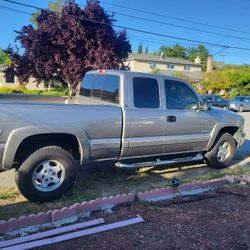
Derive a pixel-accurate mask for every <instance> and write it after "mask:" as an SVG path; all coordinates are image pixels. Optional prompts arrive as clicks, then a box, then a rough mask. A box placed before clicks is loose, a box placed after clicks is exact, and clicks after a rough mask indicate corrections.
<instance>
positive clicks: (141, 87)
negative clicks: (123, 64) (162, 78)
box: [123, 77, 165, 157]
mask: <svg viewBox="0 0 250 250" xmlns="http://www.w3.org/2000/svg"><path fill="white" fill-rule="evenodd" d="M130 82H131V85H130V90H129V92H130V93H129V96H130V97H131V98H130V99H131V100H130V104H129V108H125V113H126V118H125V123H126V124H127V125H128V131H127V132H126V136H125V138H123V140H124V145H126V148H127V151H126V152H124V155H123V156H125V157H136V156H138V157H140V156H149V155H158V154H161V153H162V146H163V140H164V128H165V114H164V109H163V103H162V98H161V85H160V82H159V80H158V79H157V77H155V78H154V77H151V78H148V77H133V78H132V79H131V80H130Z"/></svg>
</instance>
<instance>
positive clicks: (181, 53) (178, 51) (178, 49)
mask: <svg viewBox="0 0 250 250" xmlns="http://www.w3.org/2000/svg"><path fill="white" fill-rule="evenodd" d="M161 52H163V54H164V56H168V57H176V58H182V59H187V49H186V48H184V47H183V46H181V45H179V44H175V45H174V46H173V47H169V46H161V47H160V49H159V53H160V54H161Z"/></svg>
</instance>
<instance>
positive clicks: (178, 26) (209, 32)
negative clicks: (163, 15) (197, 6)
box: [110, 11, 250, 41]
mask: <svg viewBox="0 0 250 250" xmlns="http://www.w3.org/2000/svg"><path fill="white" fill-rule="evenodd" d="M110 12H112V11H110ZM113 13H114V14H117V15H120V16H126V17H130V18H135V19H139V20H144V21H148V22H152V23H158V24H163V25H167V26H172V27H176V28H181V29H186V30H193V31H198V32H202V33H207V34H213V35H218V36H224V37H230V38H236V39H241V40H247V41H250V38H246V37H240V36H232V35H228V34H223V33H217V32H213V31H208V30H201V29H197V28H191V27H187V26H183V25H178V24H172V23H167V22H162V21H157V20H152V19H149V18H144V17H138V16H134V15H129V14H123V13H120V12H116V11H113Z"/></svg>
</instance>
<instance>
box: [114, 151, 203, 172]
mask: <svg viewBox="0 0 250 250" xmlns="http://www.w3.org/2000/svg"><path fill="white" fill-rule="evenodd" d="M203 159H204V158H203V156H202V154H198V155H196V156H194V157H185V158H177V159H172V160H164V161H161V160H160V159H157V160H156V161H150V162H140V163H131V164H127V163H122V162H116V164H115V165H116V167H119V168H126V169H129V168H131V169H132V168H146V167H156V166H163V165H171V164H181V163H182V164H184V163H189V162H190V163H192V162H198V161H202V160H203Z"/></svg>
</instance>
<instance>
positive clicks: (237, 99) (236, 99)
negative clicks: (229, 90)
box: [233, 96, 245, 102]
mask: <svg viewBox="0 0 250 250" xmlns="http://www.w3.org/2000/svg"><path fill="white" fill-rule="evenodd" d="M244 99H245V97H242V96H235V97H234V98H233V100H234V101H240V102H242V101H244Z"/></svg>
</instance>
